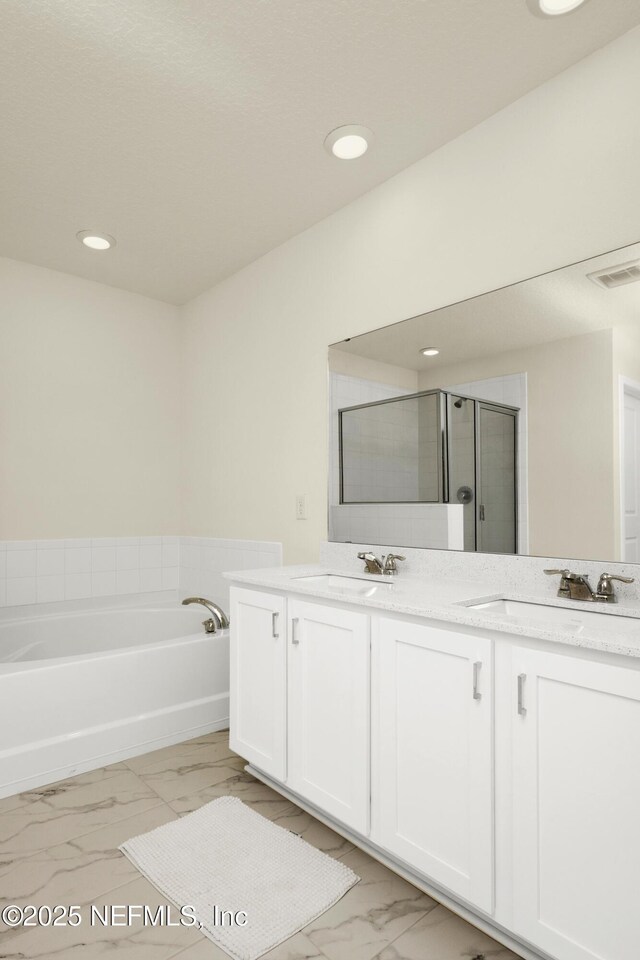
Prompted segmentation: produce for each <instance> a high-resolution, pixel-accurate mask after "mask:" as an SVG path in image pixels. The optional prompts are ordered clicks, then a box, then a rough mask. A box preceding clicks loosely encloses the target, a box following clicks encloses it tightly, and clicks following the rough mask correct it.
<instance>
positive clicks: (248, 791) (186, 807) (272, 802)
mask: <svg viewBox="0 0 640 960" xmlns="http://www.w3.org/2000/svg"><path fill="white" fill-rule="evenodd" d="M218 797H238V798H239V799H240V800H242V801H243V803H246V804H247V806H249V807H251V808H252V809H253V810H255V811H256V813H260V814H262V816H263V817H267V819H269V820H273V819H274V817H276V816H278V815H279V814H281V813H283V812H284V811H286V810H289V808H290V807H291V802H290V801H289V800H287V798H286V797H283V796H282V794H280V793H277V792H276V791H275V790H272V789H271V787H268V786H267V785H266V784H264V783H261V782H260V780H256V779H255V777H252V776H251V774H250V773H246V772H245V771H244V770H241V771H240V772H239V773H234V774H233V776H231V777H227V779H226V780H222V781H221V782H220V783H214V784H211V785H210V786H208V787H205V788H204V789H203V790H200V791H199V792H198V793H193V794H187V796H184V797H178V798H177V799H176V800H170V801H169V806H170V807H172V808H173V809H174V810H175V811H176V812H177V813H179V814H180V815H181V816H183V815H184V814H186V813H191V812H192V811H193V810H198V809H199V808H200V807H202V806H204V804H205V803H210V802H211V801H212V800H217V799H218Z"/></svg>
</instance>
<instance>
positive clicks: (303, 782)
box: [230, 587, 640, 960]
mask: <svg viewBox="0 0 640 960" xmlns="http://www.w3.org/2000/svg"><path fill="white" fill-rule="evenodd" d="M283 592H284V591H283ZM231 612H232V620H231V650H232V657H231V737H230V743H231V747H232V749H234V750H235V751H237V752H238V753H239V754H240V755H241V756H242V757H245V758H246V759H247V760H249V761H250V762H251V764H252V765H253V769H254V771H255V772H256V775H257V776H259V777H264V779H265V781H266V782H267V783H270V784H271V785H272V786H273V787H274V788H275V789H280V790H281V792H282V793H283V794H284V795H286V796H289V797H290V799H292V800H294V801H296V802H299V803H300V804H301V805H302V806H305V804H307V805H308V809H309V810H311V811H312V812H314V813H317V815H318V816H319V817H320V818H321V819H323V818H324V819H326V822H328V823H329V824H330V825H332V826H334V827H335V829H336V830H338V831H339V832H342V833H344V834H345V835H346V836H348V837H349V838H350V839H352V840H353V842H354V843H359V844H360V845H361V846H362V847H364V849H367V850H369V851H370V852H371V853H372V854H373V855H374V856H376V855H377V856H379V857H380V858H381V859H382V860H383V861H384V862H386V863H389V864H390V865H392V866H395V867H396V869H398V871H399V872H401V873H404V874H405V875H408V876H409V877H410V878H411V879H414V880H415V882H416V883H418V884H419V885H422V886H423V888H424V889H425V890H426V891H427V892H430V893H433V894H434V896H436V897H438V898H441V899H442V900H443V902H444V903H446V904H448V905H449V906H451V907H452V908H453V909H454V910H458V912H460V913H461V915H462V916H464V917H466V918H467V919H469V920H470V921H471V922H472V923H476V924H477V925H478V926H479V927H480V928H481V929H483V930H485V931H486V932H487V933H489V934H491V935H493V936H494V937H495V938H496V939H498V940H502V942H504V943H505V944H506V945H507V946H508V947H510V948H511V949H513V950H514V951H515V952H516V953H519V954H521V955H522V956H523V957H525V958H527V960H538V958H544V960H549V958H551V960H638V957H639V956H640V909H639V907H638V895H639V893H640V659H636V658H631V657H629V658H624V657H622V656H616V655H614V654H610V653H598V652H595V651H588V650H581V649H579V648H578V647H573V648H571V647H570V646H569V645H568V643H567V644H566V645H564V644H553V645H552V643H551V642H547V641H544V640H538V641H536V640H534V639H531V640H529V639H526V638H523V637H521V636H519V637H515V636H510V635H509V634H507V633H506V632H503V631H497V630H496V631H495V632H492V631H490V630H489V629H488V628H482V629H476V628H474V627H471V626H468V627H467V626H462V625H460V624H456V625H454V624H453V623H446V622H439V621H438V620H437V619H435V618H433V617H431V618H427V617H426V616H425V617H424V618H420V617H418V616H415V615H404V616H403V615H399V614H395V613H392V612H390V611H387V610H384V609H380V608H377V609H374V608H367V607H365V606H362V605H357V606H356V605H355V604H354V605H349V603H348V602H342V601H341V600H339V599H336V601H335V603H330V602H328V601H325V600H321V599H317V600H312V599H309V600H307V599H306V597H305V598H304V599H301V598H300V596H299V595H295V594H293V593H292V594H289V595H288V596H284V595H277V594H275V593H274V594H271V593H266V592H262V591H261V590H256V589H245V588H239V587H233V589H232V607H231Z"/></svg>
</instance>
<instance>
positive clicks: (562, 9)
mask: <svg viewBox="0 0 640 960" xmlns="http://www.w3.org/2000/svg"><path fill="white" fill-rule="evenodd" d="M586 2H587V0H527V5H528V7H529V9H530V10H531V12H532V13H535V15H536V16H537V17H561V16H562V15H563V14H564V13H571V12H572V11H573V10H577V9H578V7H582V6H584V4H585V3H586Z"/></svg>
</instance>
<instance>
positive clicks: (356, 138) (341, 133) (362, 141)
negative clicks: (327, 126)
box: [324, 123, 373, 160]
mask: <svg viewBox="0 0 640 960" xmlns="http://www.w3.org/2000/svg"><path fill="white" fill-rule="evenodd" d="M372 142H373V134H372V132H371V130H368V129H367V128H366V127H361V126H359V125H358V124H357V123H351V124H348V125H347V126H345V127H337V128H336V129H335V130H332V131H331V133H330V134H329V136H328V137H326V138H325V141H324V146H325V149H326V150H327V151H328V152H329V153H331V154H332V155H333V156H334V157H337V158H338V160H357V159H358V157H361V156H362V155H363V154H364V153H366V152H367V150H368V149H369V146H370V144H371V143H372Z"/></svg>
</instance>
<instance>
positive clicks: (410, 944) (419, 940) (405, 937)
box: [376, 906, 520, 960]
mask: <svg viewBox="0 0 640 960" xmlns="http://www.w3.org/2000/svg"><path fill="white" fill-rule="evenodd" d="M476 958H481V960H520V958H519V957H518V956H517V955H516V954H515V953H512V952H511V950H508V949H507V947H503V946H502V944H500V943H497V942H496V941H495V940H493V939H492V938H491V937H488V936H487V935H486V934H484V933H481V932H480V930H477V929H476V928H475V927H472V926H471V924H470V923H467V922H466V921H465V920H462V919H461V918H460V917H458V916H456V914H455V913H451V911H450V910H447V908H446V907H443V906H438V907H436V909H435V910H431V911H430V912H429V913H428V914H427V915H426V916H424V917H422V919H420V920H418V922H417V923H416V924H415V925H414V926H413V927H411V929H410V930H408V931H407V932H406V933H404V934H402V936H400V937H398V939H397V940H394V941H393V943H392V944H391V945H390V946H388V947H386V948H385V949H384V950H382V951H381V952H380V953H379V954H378V956H377V957H376V960H476Z"/></svg>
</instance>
